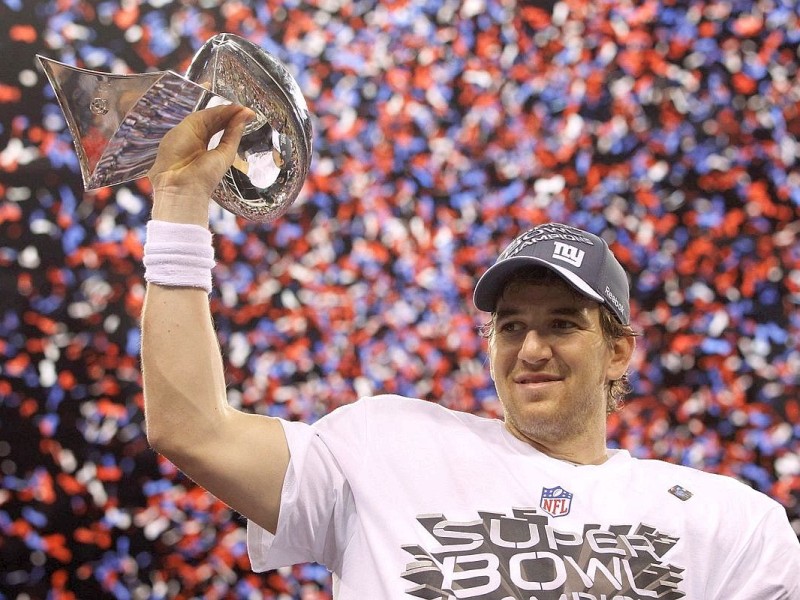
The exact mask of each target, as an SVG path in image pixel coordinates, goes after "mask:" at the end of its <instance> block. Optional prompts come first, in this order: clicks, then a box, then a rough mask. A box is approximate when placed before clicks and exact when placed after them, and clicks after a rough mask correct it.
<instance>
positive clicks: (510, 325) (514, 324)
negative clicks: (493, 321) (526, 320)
mask: <svg viewBox="0 0 800 600" xmlns="http://www.w3.org/2000/svg"><path fill="white" fill-rule="evenodd" d="M521 329H522V323H520V322H518V321H508V322H506V323H501V324H500V331H506V332H509V333H513V332H515V331H520V330H521Z"/></svg>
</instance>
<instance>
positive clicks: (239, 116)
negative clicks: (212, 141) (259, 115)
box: [212, 106, 255, 163]
mask: <svg viewBox="0 0 800 600" xmlns="http://www.w3.org/2000/svg"><path fill="white" fill-rule="evenodd" d="M236 108H238V109H239V110H238V111H237V112H235V113H234V114H233V115H231V116H230V118H229V120H228V121H227V122H226V123H225V124H224V125H223V127H224V132H223V134H222V138H221V139H220V141H219V144H218V145H217V147H216V148H215V149H214V150H213V151H214V152H218V153H220V154H222V155H223V157H224V158H225V161H226V162H228V163H230V162H232V161H233V159H234V157H235V155H236V151H237V149H238V148H239V142H240V140H241V139H242V133H243V132H244V128H245V125H247V122H248V121H249V120H250V119H252V118H253V117H254V116H255V113H254V112H253V111H252V110H250V109H249V108H246V107H244V106H238V107H236ZM220 129H222V127H220ZM217 131H219V129H217V130H216V131H214V133H216V132H217ZM212 135H213V133H212Z"/></svg>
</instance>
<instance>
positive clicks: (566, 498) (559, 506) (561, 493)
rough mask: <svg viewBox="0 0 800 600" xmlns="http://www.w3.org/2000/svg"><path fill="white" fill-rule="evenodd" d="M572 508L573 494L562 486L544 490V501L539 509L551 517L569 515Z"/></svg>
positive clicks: (542, 500) (540, 503)
mask: <svg viewBox="0 0 800 600" xmlns="http://www.w3.org/2000/svg"><path fill="white" fill-rule="evenodd" d="M571 506H572V494H571V493H570V492H568V491H567V490H565V489H564V488H562V487H561V486H556V487H553V488H542V499H541V501H540V502H539V507H540V508H541V509H542V510H543V511H544V512H546V513H547V514H548V515H550V516H551V517H563V516H564V515H568V514H569V509H570V507H571Z"/></svg>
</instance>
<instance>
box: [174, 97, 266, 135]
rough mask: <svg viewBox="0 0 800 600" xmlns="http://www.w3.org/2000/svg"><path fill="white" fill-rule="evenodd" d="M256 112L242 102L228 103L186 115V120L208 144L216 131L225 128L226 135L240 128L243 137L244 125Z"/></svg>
mask: <svg viewBox="0 0 800 600" xmlns="http://www.w3.org/2000/svg"><path fill="white" fill-rule="evenodd" d="M254 114H255V113H253V111H252V110H250V109H249V108H247V107H245V106H242V105H240V104H227V105H225V106H215V107H214V108H207V109H205V110H200V111H197V112H194V113H192V114H191V115H189V116H188V117H186V119H185V121H186V122H187V126H188V127H191V128H192V129H193V130H194V132H195V135H197V137H198V138H200V139H202V140H205V142H206V144H207V143H208V142H209V140H211V138H212V136H213V135H214V134H215V133H217V132H218V131H222V130H223V129H224V130H225V132H226V135H228V134H229V132H230V131H231V130H239V134H238V136H239V137H241V130H244V125H245V124H246V123H247V121H248V120H250V119H251V118H252V117H253V116H254ZM223 139H224V138H223ZM237 144H238V140H237Z"/></svg>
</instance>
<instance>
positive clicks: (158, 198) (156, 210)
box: [152, 190, 208, 227]
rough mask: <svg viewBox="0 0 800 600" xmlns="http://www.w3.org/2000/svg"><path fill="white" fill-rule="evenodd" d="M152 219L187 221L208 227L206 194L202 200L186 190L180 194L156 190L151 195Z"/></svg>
mask: <svg viewBox="0 0 800 600" xmlns="http://www.w3.org/2000/svg"><path fill="white" fill-rule="evenodd" d="M152 216H153V219H156V220H158V221H168V222H170V223H188V224H192V225H201V226H203V227H208V196H207V195H206V196H205V199H204V201H200V200H199V199H198V195H195V193H193V192H191V191H189V190H187V191H185V192H181V193H180V194H177V193H171V192H167V191H156V192H155V194H154V195H153V215H152Z"/></svg>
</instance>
